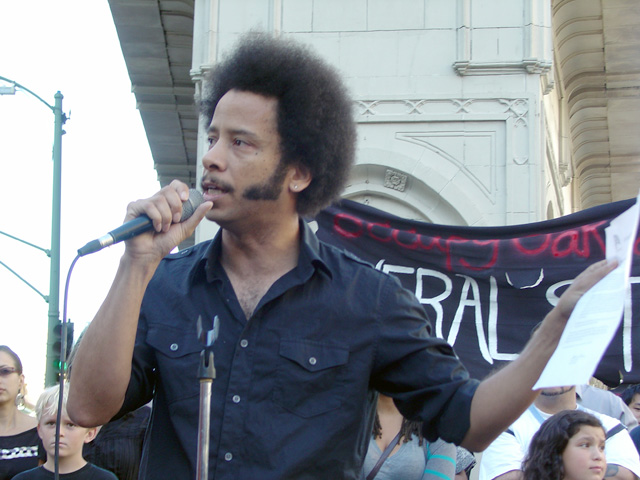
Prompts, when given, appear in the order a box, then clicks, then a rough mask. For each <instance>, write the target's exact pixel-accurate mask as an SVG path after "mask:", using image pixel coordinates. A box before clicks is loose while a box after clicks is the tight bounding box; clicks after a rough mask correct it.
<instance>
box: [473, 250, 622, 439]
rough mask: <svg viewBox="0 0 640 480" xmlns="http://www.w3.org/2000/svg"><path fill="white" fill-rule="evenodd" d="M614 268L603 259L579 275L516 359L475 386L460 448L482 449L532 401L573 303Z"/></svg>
mask: <svg viewBox="0 0 640 480" xmlns="http://www.w3.org/2000/svg"><path fill="white" fill-rule="evenodd" d="M615 267H616V264H615V263H608V262H607V261H606V260H603V261H601V262H597V263H595V264H593V265H591V266H590V267H589V268H587V269H586V270H585V271H583V272H582V273H581V274H580V275H578V276H577V277H576V279H575V280H574V281H573V283H572V284H571V286H570V287H569V288H568V289H567V290H566V291H565V292H564V294H563V295H562V296H561V297H560V300H559V301H558V304H557V305H556V306H555V307H554V308H553V310H551V311H550V312H549V314H548V315H547V316H546V317H545V319H544V321H543V322H542V324H541V326H540V328H539V329H538V330H537V331H536V334H535V335H534V336H533V337H532V338H531V340H529V342H528V343H527V345H526V346H525V348H524V350H523V351H522V353H521V354H520V355H519V356H518V358H517V359H516V360H514V361H513V362H511V363H510V364H509V365H507V366H506V367H505V368H503V369H501V370H499V371H498V372H497V373H495V374H494V375H492V376H490V377H488V378H487V379H485V380H484V381H483V382H482V383H481V384H480V385H479V386H478V389H477V390H476V393H475V395H474V397H473V400H472V402H471V425H470V428H469V431H468V432H467V434H466V435H465V437H464V440H463V442H462V446H463V447H465V448H467V449H469V450H471V451H482V450H484V449H485V448H486V447H487V446H488V445H489V444H490V443H491V442H492V441H493V439H494V438H496V437H497V436H498V435H499V434H500V433H501V432H502V431H504V430H505V429H506V428H507V427H508V426H509V425H510V424H511V423H512V422H513V421H515V420H516V419H517V418H518V417H519V416H520V414H521V413H522V412H523V411H524V410H525V409H526V408H527V407H528V406H529V405H531V403H533V401H534V400H535V398H536V396H537V392H535V391H533V390H532V388H533V386H534V385H535V383H536V381H537V380H538V378H539V377H540V374H541V373H542V370H543V369H544V367H545V365H546V364H547V362H548V361H549V358H550V357H551V355H552V354H553V352H554V350H555V349H556V346H557V345H558V341H559V340H560V336H561V335H562V331H563V330H564V327H565V325H566V323H567V320H568V319H569V316H570V315H571V312H572V311H573V309H574V307H575V305H576V303H577V302H578V300H579V299H580V297H582V295H584V293H585V292H586V291H587V290H589V289H590V288H591V287H592V286H593V285H595V284H596V283H597V282H598V281H599V280H600V279H602V278H603V277H604V276H605V275H606V274H608V273H609V272H610V271H611V270H613V269H614V268H615Z"/></svg>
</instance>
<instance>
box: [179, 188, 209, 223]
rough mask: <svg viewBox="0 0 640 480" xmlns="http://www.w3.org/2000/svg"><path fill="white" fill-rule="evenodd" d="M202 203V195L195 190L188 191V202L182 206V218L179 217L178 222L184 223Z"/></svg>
mask: <svg viewBox="0 0 640 480" xmlns="http://www.w3.org/2000/svg"><path fill="white" fill-rule="evenodd" d="M203 201H204V199H203V198H202V194H201V193H200V192H199V191H198V190H196V189H195V188H192V189H190V190H189V200H187V201H186V202H184V203H183V204H182V217H180V221H181V222H184V221H185V220H187V219H188V218H189V217H190V216H191V215H193V212H195V211H196V209H197V208H198V207H199V206H200V205H202V203H203Z"/></svg>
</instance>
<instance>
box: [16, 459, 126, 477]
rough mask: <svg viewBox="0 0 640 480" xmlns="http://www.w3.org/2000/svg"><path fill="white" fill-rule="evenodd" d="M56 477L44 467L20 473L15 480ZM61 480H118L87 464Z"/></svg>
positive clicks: (111, 474)
mask: <svg viewBox="0 0 640 480" xmlns="http://www.w3.org/2000/svg"><path fill="white" fill-rule="evenodd" d="M54 477H55V475H54V473H53V472H50V471H49V470H47V469H46V468H44V467H37V468H32V469H31V470H27V471H26V472H22V473H19V474H18V475H16V476H15V477H13V480H51V479H52V478H54ZM60 478H64V479H65V480H118V477H116V476H115V475H114V474H113V473H111V472H110V471H108V470H104V469H102V468H100V467H96V466H95V465H93V464H92V463H87V464H86V465H85V466H84V467H82V468H81V469H80V470H76V471H75V472H72V473H61V474H60Z"/></svg>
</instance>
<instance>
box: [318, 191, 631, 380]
mask: <svg viewBox="0 0 640 480" xmlns="http://www.w3.org/2000/svg"><path fill="white" fill-rule="evenodd" d="M634 202H635V199H631V200H624V201H621V202H615V203H610V204H606V205H602V206H598V207H595V208H591V209H587V210H583V211H581V212H578V213H575V214H571V215H566V216H564V217H561V218H557V219H553V220H549V221H545V222H536V223H530V224H524V225H514V226H507V227H457V226H447V225H435V224H430V223H424V222H417V221H411V220H405V219H402V218H399V217H396V216H393V215H389V214H387V213H385V212H382V211H380V210H377V209H374V208H371V207H368V206H365V205H362V204H359V203H355V202H353V201H349V200H342V201H341V202H340V203H339V204H337V205H335V206H332V207H329V208H327V209H325V210H323V211H322V212H321V213H320V214H319V215H318V216H317V217H316V220H317V222H318V226H319V228H318V232H317V235H318V237H319V238H320V239H321V240H323V241H325V242H327V243H329V244H333V245H336V246H338V247H341V248H344V249H345V250H349V251H351V252H353V253H354V254H355V255H357V256H358V257H360V258H362V259H363V260H366V261H368V262H370V263H371V264H373V265H374V266H375V267H376V268H377V269H379V270H383V271H385V272H388V273H391V274H393V275H395V276H397V277H398V278H399V279H400V281H401V282H402V284H403V285H404V286H405V287H406V288H408V289H409V290H411V291H413V292H415V295H416V297H417V298H418V300H419V301H420V302H421V303H422V305H423V306H424V308H425V310H426V312H427V315H428V316H429V318H430V319H431V322H432V325H433V327H434V332H435V334H436V335H437V336H439V337H442V338H445V339H446V340H448V341H449V343H450V344H452V345H453V346H454V348H455V351H456V353H457V354H458V356H459V357H460V358H461V359H462V361H463V362H464V364H465V365H466V366H467V368H468V369H469V371H470V372H471V375H472V376H474V377H476V378H482V377H484V376H486V375H487V374H488V373H490V372H491V371H492V370H493V369H496V368H499V367H500V366H501V365H502V364H504V363H505V362H507V361H510V360H512V359H514V358H515V357H516V356H517V354H518V352H520V350H521V349H522V347H523V346H524V344H525V343H526V342H527V340H528V338H529V335H530V333H531V330H532V328H533V327H534V326H535V325H536V324H537V323H539V322H540V321H541V320H542V319H543V318H544V316H545V315H546V314H547V313H548V312H549V310H551V308H553V305H555V303H556V302H557V298H558V297H559V296H560V295H561V294H562V292H563V291H564V290H565V289H566V287H567V285H568V284H569V283H570V282H571V281H572V279H573V278H575V277H576V275H577V274H578V273H580V272H581V271H582V270H584V269H585V268H586V267H587V266H588V265H590V264H591V263H594V262H596V261H598V260H601V259H603V258H605V232H604V229H605V228H606V227H607V226H608V225H609V222H610V221H611V220H612V219H613V218H615V217H616V216H617V215H619V214H620V213H622V212H623V211H624V210H626V209H627V208H629V207H630V206H632V205H633V204H634ZM633 254H634V259H633V266H632V271H631V288H630V291H629V292H628V293H627V301H626V305H625V309H624V314H623V318H622V322H621V324H620V327H619V328H618V331H617V333H616V335H615V337H614V339H613V340H612V342H611V344H610V345H609V348H608V349H607V351H606V352H605V355H604V357H603V358H602V360H601V362H600V364H599V366H598V368H597V370H596V373H595V376H596V377H597V378H598V379H600V380H601V381H603V382H604V383H606V384H607V385H609V386H610V387H614V386H617V385H619V384H620V383H621V382H624V383H640V369H639V368H637V366H636V362H638V361H640V342H638V341H637V339H638V337H639V335H640V330H639V328H640V325H639V324H640V310H639V309H640V304H639V302H638V300H640V285H638V283H639V282H640V241H639V240H638V238H636V241H635V244H634V250H633Z"/></svg>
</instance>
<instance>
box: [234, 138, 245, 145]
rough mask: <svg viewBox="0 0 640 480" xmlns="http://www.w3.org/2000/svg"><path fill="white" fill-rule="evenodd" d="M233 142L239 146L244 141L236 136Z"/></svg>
mask: <svg viewBox="0 0 640 480" xmlns="http://www.w3.org/2000/svg"><path fill="white" fill-rule="evenodd" d="M233 144H234V145H235V146H236V147H240V146H242V145H244V144H245V143H244V142H243V141H242V140H240V139H239V138H236V139H235V140H234V141H233Z"/></svg>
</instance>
